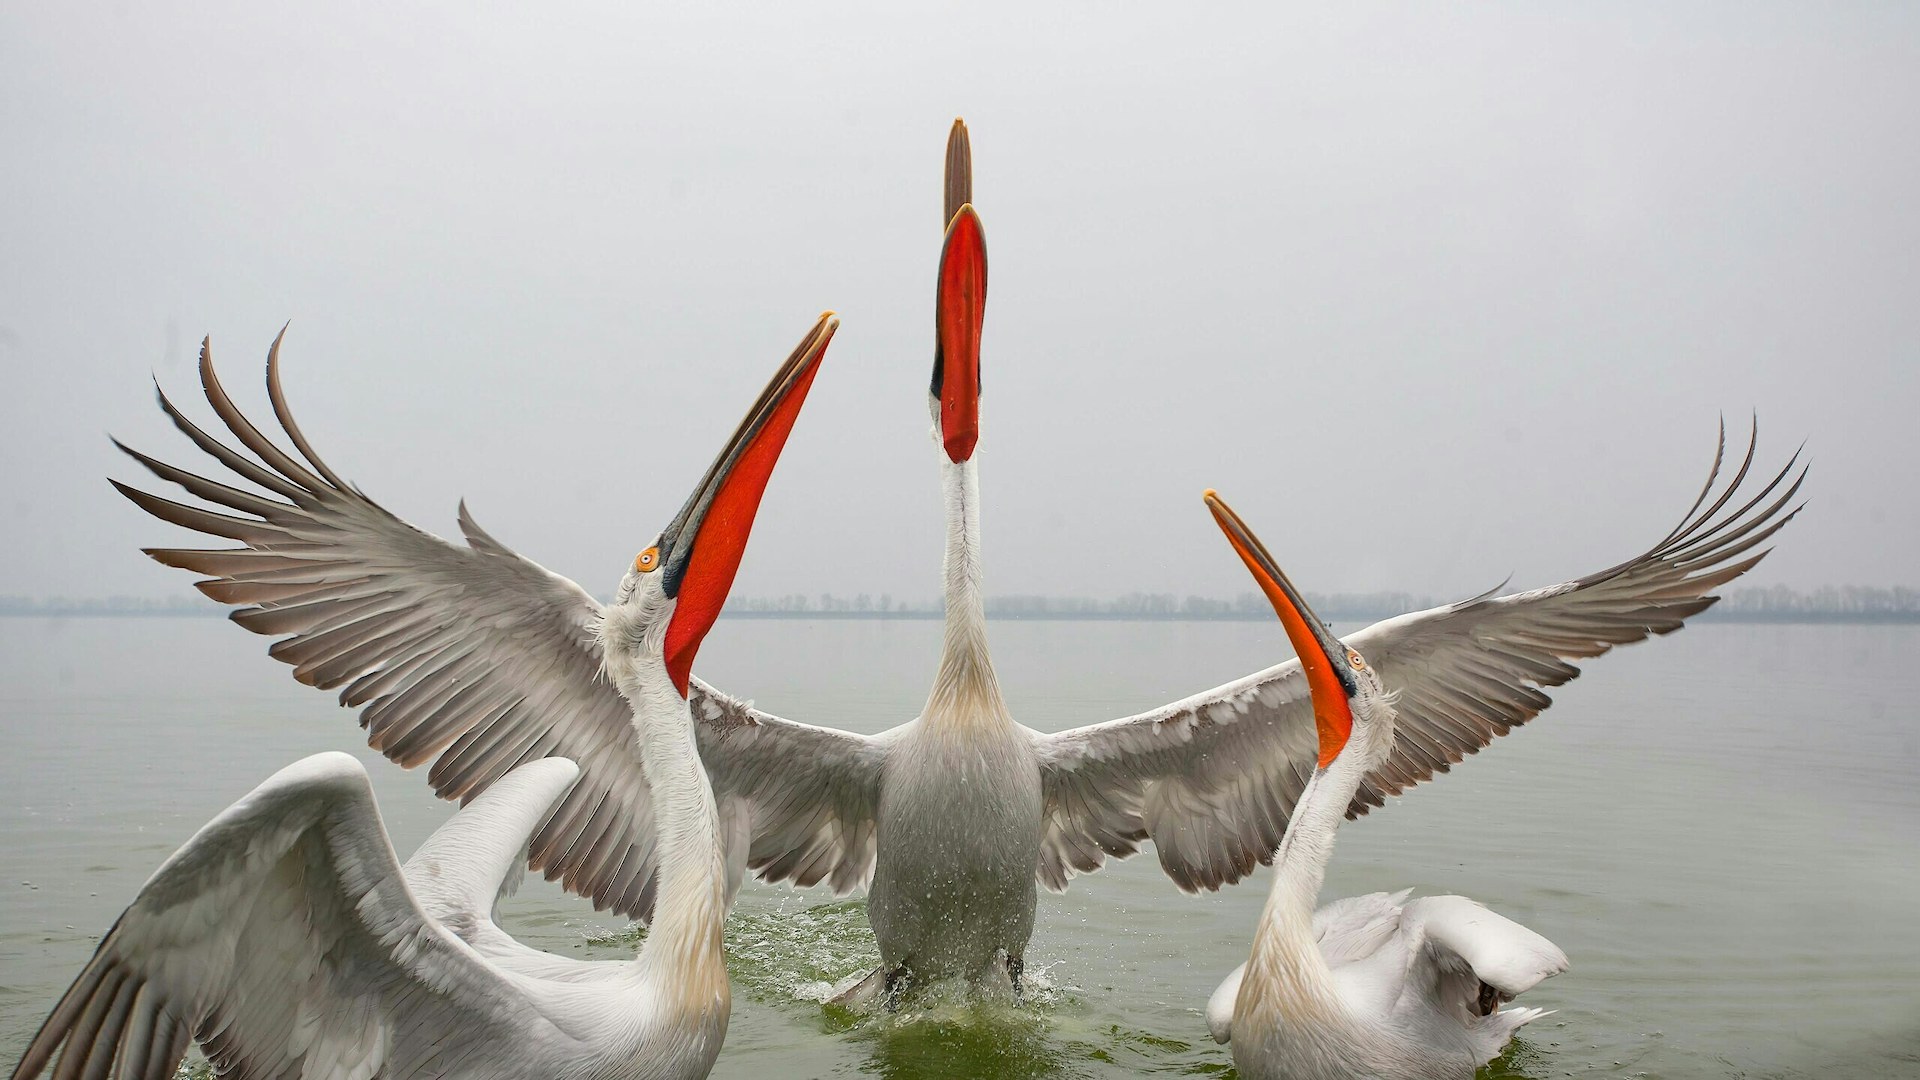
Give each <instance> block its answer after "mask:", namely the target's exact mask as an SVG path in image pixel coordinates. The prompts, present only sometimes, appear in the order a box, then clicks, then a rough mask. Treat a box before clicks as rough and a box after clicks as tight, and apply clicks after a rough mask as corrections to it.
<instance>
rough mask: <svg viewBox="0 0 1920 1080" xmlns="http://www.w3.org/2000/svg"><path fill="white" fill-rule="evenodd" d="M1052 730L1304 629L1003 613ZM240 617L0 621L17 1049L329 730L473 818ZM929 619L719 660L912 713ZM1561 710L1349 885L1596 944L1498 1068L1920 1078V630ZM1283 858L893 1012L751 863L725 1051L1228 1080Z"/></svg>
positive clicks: (513, 910) (883, 1063)
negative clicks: (170, 877) (1009, 982)
mask: <svg viewBox="0 0 1920 1080" xmlns="http://www.w3.org/2000/svg"><path fill="white" fill-rule="evenodd" d="M992 636H993V640H994V645H995V651H996V656H997V658H998V661H999V663H1000V670H1001V675H1002V680H1003V682H1004V683H1005V685H1006V688H1007V696H1008V698H1009V702H1010V704H1011V706H1012V708H1013V710H1014V713H1015V715H1016V716H1017V717H1018V718H1019V719H1020V720H1021V721H1023V722H1024V723H1027V724H1029V725H1031V726H1033V727H1037V728H1040V729H1042V730H1055V729H1058V728H1062V727H1069V726H1072V725H1076V724H1081V723H1087V722H1091V721H1097V720H1106V719H1110V718H1112V717H1115V716H1121V715H1126V714H1129V713H1132V712H1135V711H1139V710H1142V709H1145V708H1148V707H1151V706H1155V705H1159V704H1161V703H1163V702H1165V701H1167V700H1170V699H1172V698H1175V697H1179V696H1183V695H1185V694H1188V693H1191V692H1194V691H1197V690H1200V689H1203V688H1205V687H1207V686H1211V685H1214V684H1217V683H1219V682H1222V681H1225V680H1227V679H1229V678H1232V677H1235V676H1238V675H1240V674H1242V673H1244V672H1246V671H1250V670H1253V669H1254V668H1256V667H1261V666H1265V665H1266V664H1269V663H1272V662H1273V661H1274V660H1276V659H1278V658H1280V657H1283V656H1285V655H1287V654H1288V652H1289V650H1288V649H1287V647H1286V645H1285V640H1284V637H1283V636H1282V635H1281V634H1280V632H1279V628H1278V627H1277V626H1268V625H1266V624H1252V623H1009V622H999V623H995V624H994V625H993V628H992ZM264 645H265V643H264V641H263V640H262V639H259V638H255V637H253V636H252V635H250V634H246V633H244V632H242V631H240V630H239V629H237V628H235V627H233V626H231V625H229V624H227V623H225V622H223V621H221V620H218V619H215V618H207V619H71V620H57V619H49V620H38V619H0V739H4V744H0V748H3V749H4V753H0V770H4V772H0V834H3V835H4V837H5V839H4V842H3V843H0V1064H8V1065H10V1063H11V1062H12V1061H13V1060H14V1059H15V1058H16V1057H17V1056H18V1054H19V1052H20V1050H21V1049H22V1048H23V1046H24V1044H25V1040H26V1039H27V1038H28V1036H29V1035H30V1034H31V1032H32V1030H33V1028H34V1027H35V1026H36V1025H37V1024H38V1023H39V1021H40V1019H41V1017H42V1016H44V1015H45V1013H46V1011H47V1010H48V1009H49V1008H50V1007H51V1006H52V1003H53V1000H54V997H55V995H56V994H57V993H58V992H59V990H61V989H62V988H63V987H64V986H65V984H66V982H67V981H68V980H69V979H70V978H71V977H72V976H73V974H74V973H75V972H76V971H77V970H78V968H79V965H80V964H81V963H82V962H83V961H84V959H85V958H86V957H87V955H88V954H89V953H90V952H91V951H92V949H93V947H94V944H95V943H96V941H97V940H98V935H99V934H100V932H102V931H103V930H104V929H105V928H106V926H107V925H108V924H109V923H110V922H111V921H112V920H113V918H114V917H115V916H116V915H117V914H118V913H119V911H120V910H121V908H123V907H124V906H125V905H126V903H127V902H128V901H129V900H130V899H131V898H132V896H133V893H134V891H135V890H136V889H137V888H138V887H139V886H140V884H141V882H142V881H143V880H145V878H146V876H147V874H148V873H150V872H151V871H152V869H153V868H154V866H155V865H156V864H158V862H159V861H160V860H161V859H162V858H164V857H165V856H166V855H167V854H168V853H170V852H171V851H172V850H173V849H174V848H175V847H176V846H177V845H178V844H179V843H180V842H181V841H182V840H184V839H185V838H186V837H187V836H188V834H190V833H191V832H192V831H193V830H194V829H195V828H197V827H198V826H200V825H201V824H202V823H204V822H205V821H206V820H207V819H208V818H209V817H211V816H212V815H213V814H214V813H215V812H217V811H218V810H220V809H221V808H222V807H224V806H225V805H226V804H227V803H229V802H231V801H232V800H233V799H235V798H237V797H238V796H239V795H240V794H242V793H243V792H245V791H246V790H247V789H248V788H250V787H252V786H253V785H254V784H255V783H257V782H259V781H260V780H262V779H264V778H265V777H266V776H267V775H268V774H269V773H271V772H272V771H274V770H275V769H277V768H279V767H281V766H283V765H285V764H287V763H288V762H290V761H292V760H293V759H295V758H296V757H299V756H301V755H303V754H308V753H313V752H315V751H318V750H324V749H351V750H354V751H356V752H358V753H359V754H360V756H361V757H362V758H363V759H364V760H366V761H367V762H368V767H369V769H370V770H371V771H372V773H373V777H374V782H375V787H376V788H377V790H378V792H379V796H380V802H381V807H382V809H383V810H384V811H385V812H386V814H387V820H388V823H389V827H390V828H391V830H392V832H393V834H394V837H395V841H396V844H397V846H398V847H399V849H400V850H401V851H402V852H403V853H404V852H406V851H409V850H411V848H412V846H413V845H414V844H416V843H418V842H419V841H420V840H421V839H423V838H424V837H425V836H426V834H427V833H428V832H430V831H431V830H432V829H433V827H434V826H435V825H437V824H438V823H439V822H440V821H442V820H444V818H445V816H446V815H447V813H448V812H449V811H448V807H447V805H446V804H443V803H439V802H437V801H435V800H434V799H432V798H431V797H430V796H429V795H428V794H427V792H426V786H425V783H424V780H423V779H422V778H421V777H418V776H411V775H408V774H406V773H403V772H401V771H400V770H399V769H397V768H395V767H393V766H391V765H388V764H386V763H385V762H384V761H382V760H380V759H379V758H378V757H377V755H373V754H371V753H369V752H367V751H365V750H364V749H362V748H361V747H360V746H359V743H358V729H357V727H356V726H355V725H354V722H353V720H352V717H351V715H350V714H349V713H347V712H346V711H345V710H342V709H339V708H338V707H337V706H335V705H333V704H332V702H331V699H330V698H329V697H327V696H326V695H323V694H319V693H315V692H314V691H311V690H308V689H305V688H303V687H300V686H298V685H296V684H294V683H293V681H292V680H291V679H290V678H288V676H287V674H286V669H285V668H284V667H282V666H281V665H279V664H277V663H274V662H271V661H269V660H267V659H266V658H265V657H264V655H263V652H264ZM937 648H938V625H937V624H935V623H931V622H901V623H879V622H818V623H815V622H758V621H739V620H728V621H725V622H723V623H722V624H721V625H720V626H719V627H717V628H716V629H715V631H714V633H713V635H712V637H711V638H710V639H709V640H708V643H707V645H706V647H705V649H704V650H703V652H702V654H701V658H700V664H699V668H700V671H701V674H702V675H704V676H705V677H707V678H708V679H710V680H712V681H713V682H715V683H716V684H718V685H720V686H723V687H725V688H726V689H729V690H732V691H734V692H736V693H740V694H745V695H749V696H752V697H754V698H755V699H757V701H758V703H759V704H760V705H761V706H762V707H764V708H768V709H771V710H773V711H775V712H779V713H781V714H783V715H786V716H790V717H793V718H795V719H800V720H806V721H811V722H815V723H826V724H833V725H838V726H842V727H847V728H851V729H854V730H858V731H867V732H871V731H878V730H880V729H882V728H884V727H888V726H891V725H892V724H895V723H898V722H900V721H902V720H905V719H907V718H908V717H910V716H912V715H913V714H914V713H915V712H916V711H917V710H918V706H919V704H920V701H921V699H922V696H923V695H924V694H925V691H926V683H927V680H928V679H929V678H930V676H931V673H932V671H933V665H934V658H935V653H936V651H937ZM1587 669H1588V670H1587V674H1586V675H1584V676H1583V677H1582V678H1581V679H1579V680H1578V681H1576V682H1575V683H1573V684H1572V685H1570V686H1567V687H1564V688H1562V689H1561V690H1559V691H1558V692H1557V693H1556V695H1555V696H1556V697H1557V698H1558V703H1557V704H1555V706H1554V707H1553V708H1552V709H1550V710H1549V711H1548V712H1547V713H1545V714H1544V715H1543V716H1542V717H1541V718H1540V719H1538V720H1536V721H1534V722H1533V723H1532V724H1531V725H1529V726H1528V727H1526V728H1525V729H1522V730H1521V731H1520V732H1518V733H1517V734H1515V735H1514V736H1512V737H1509V738H1507V739H1504V740H1501V741H1500V742H1499V743H1497V744H1496V745H1494V746H1493V747H1491V748H1490V749H1489V750H1488V751H1486V752H1484V753H1482V754H1481V755H1480V756H1479V757H1477V758H1474V759H1471V760H1470V761H1469V762H1468V763H1467V764H1465V765H1463V766H1461V767H1459V768H1458V769H1456V770H1455V772H1454V774H1453V775H1452V776H1448V777H1443V778H1441V779H1440V780H1438V781H1436V782H1434V783H1431V784H1429V785H1426V786H1423V787H1420V788H1416V789H1414V791H1412V792H1411V793H1410V794H1409V795H1407V796H1405V797H1404V798H1402V799H1399V800H1397V801H1395V802H1394V803H1392V804H1390V805H1389V806H1388V807H1387V808H1385V809H1384V810H1379V811H1376V812H1375V813H1374V814H1373V815H1372V816H1371V817H1368V818H1366V819H1363V820H1362V821H1360V822H1358V823H1352V824H1349V825H1348V826H1346V827H1345V828H1344V829H1343V830H1342V832H1341V834H1340V845H1339V848H1338V851H1337V852H1336V855H1335V858H1334V862H1333V866H1332V869H1331V871H1330V873H1329V874H1328V878H1327V892H1326V897H1327V898H1331V897H1334V896H1338V895H1344V894H1349V893H1356V892H1367V891H1372V890H1376V889H1392V888H1400V887H1403V886H1408V885H1411V886H1415V887H1417V888H1418V889H1419V890H1420V891H1422V892H1430V893H1432V892H1457V893H1464V894H1466V895H1468V896H1472V897H1475V898H1478V899H1480V900H1482V901H1485V902H1486V903H1488V904H1489V905H1491V906H1493V907H1494V908H1496V909H1498V910H1499V911H1501V912H1503V913H1505V914H1507V915H1509V916H1511V917H1513V918H1515V919H1518V920H1520V921H1522V922H1524V923H1526V924H1527V925H1528V926H1531V927H1533V928H1534V929H1536V930H1539V931H1540V932H1542V933H1544V934H1546V935H1547V936H1548V937H1550V938H1552V939H1553V940H1554V941H1555V942H1557V943H1558V944H1559V945H1560V946H1561V947H1562V948H1564V949H1565V950H1566V951H1567V953H1568V955H1569V956H1571V957H1572V959H1573V969H1572V970H1571V971H1570V972H1568V973H1567V974H1565V975H1562V976H1560V977H1559V978H1556V979H1553V980H1551V981H1549V982H1547V983H1545V984H1543V985H1542V986H1541V987H1540V988H1539V989H1537V990H1535V991H1534V992H1533V993H1531V994H1529V995H1528V996H1527V998H1526V1001H1527V1003H1529V1004H1533V1005H1540V1006H1545V1007H1548V1008H1553V1009H1557V1010H1559V1012H1558V1013H1557V1014H1556V1015H1554V1016H1552V1017H1549V1018H1547V1019H1545V1020H1542V1021H1539V1022H1536V1023H1535V1024H1533V1025H1532V1026H1530V1027H1529V1028H1527V1029H1526V1031H1525V1034H1524V1038H1523V1039H1522V1041H1521V1042H1520V1043H1519V1044H1517V1046H1516V1048H1515V1049H1514V1050H1513V1051H1512V1052H1511V1053H1510V1054H1509V1056H1508V1058H1507V1059H1505V1060H1503V1061H1502V1062H1500V1063H1498V1064H1497V1065H1496V1066H1495V1067H1494V1068H1492V1069H1490V1070H1488V1073H1487V1075H1489V1076H1503V1077H1504V1076H1513V1077H1532V1078H1542V1080H1544V1078H1547V1077H1564V1076H1626V1077H1920V920H1917V919H1916V917H1915V907H1916V903H1920V858H1916V856H1917V855H1920V784H1916V782H1915V781H1916V777H1920V715H1916V714H1917V713H1920V706H1916V704H1915V703H1916V702H1917V701H1920V628H1913V627H1891V628H1889V627H1845V626H1841V627H1810V626H1734V625H1714V624H1707V625H1701V626H1695V627H1693V628H1690V629H1688V630H1686V631H1684V632H1682V633H1680V634H1677V635H1675V636H1673V637H1671V638H1668V639H1665V640H1661V641H1656V642H1652V643H1650V644H1645V645H1640V646H1635V647H1632V648H1628V649H1626V650H1623V651H1621V652H1619V653H1616V654H1615V655H1612V656H1609V657H1604V658H1601V659H1599V660H1596V661H1593V662H1591V663H1590V664H1589V665H1587ZM1267 881H1268V879H1267V876H1266V875H1265V874H1264V873H1262V874H1261V875H1259V876H1257V877H1256V878H1255V879H1253V880H1252V881H1251V882H1247V883H1243V884H1241V885H1240V886H1238V887H1235V888H1230V889H1228V890H1226V891H1225V892H1223V893H1219V894H1214V895H1209V896H1204V897H1189V896H1183V895H1181V894H1180V893H1179V892H1177V891H1176V890H1175V889H1174V888H1173V887H1172V886H1171V885H1170V884H1169V883H1168V882H1167V880H1166V879H1165V878H1164V877H1163V876H1162V875H1161V874H1160V872H1159V870H1158V868H1157V866H1156V864H1155V863H1154V861H1153V858H1152V856H1151V855H1150V854H1143V855H1142V856H1139V857H1136V858H1135V859H1132V860H1130V861H1128V862H1125V863H1121V864H1118V865H1110V866H1109V868H1108V869H1106V870H1103V871H1101V872H1100V873H1098V874H1095V875H1092V876H1089V877H1083V878H1080V879H1079V880H1077V881H1076V882H1075V883H1074V885H1073V887H1072V889H1071V890H1069V891H1068V892H1067V893H1066V894H1065V895H1064V896H1050V895H1048V894H1045V893H1043V894H1042V899H1041V906H1040V919H1039V925H1038V927H1037V928H1036V930H1035V933H1034V943H1033V946H1032V948H1031V950H1030V951H1029V953H1028V967H1029V970H1032V969H1034V968H1035V967H1038V968H1040V969H1041V970H1042V972H1043V973H1044V979H1045V981H1046V983H1047V984H1048V989H1047V990H1045V991H1044V992H1043V993H1042V994H1041V995H1040V1002H1039V1004H1038V1005H1036V1006H1034V1007H1032V1008H1028V1009H1024V1010H1011V1009H987V1008H973V1007H967V1006H964V1005H959V1004H954V1005H945V1006H943V1005H938V1004H935V1005H932V1006H928V1007H927V1008H926V1009H924V1010H923V1011H921V1012H918V1013H914V1014H910V1015H902V1016H898V1017H892V1018H887V1019H883V1020H875V1019H871V1018H862V1017H857V1016H850V1015H846V1014H841V1013H837V1012H834V1011H832V1010H828V1009H826V1008H824V1007H822V1006H821V1005H820V1004H819V1003H818V1002H819V1000H820V998H821V996H822V994H823V992H824V991H825V989H826V988H827V987H829V986H831V985H832V984H834V983H836V982H839V981H842V980H844V979H846V978H848V977H850V976H852V975H854V974H856V973H858V972H862V971H865V970H866V969H868V968H869V967H870V966H871V965H872V964H873V962H874V960H875V958H876V954H875V951H874V946H873V939H872V935H871V934H870V933H869V932H868V930H867V928H866V921H865V917H864V913H863V911H862V909H861V907H860V904H859V901H858V900H857V899H852V900H846V901H839V902H835V901H834V900H833V898H832V897H831V896H829V895H827V894H825V893H824V892H822V891H820V890H813V891H808V892H795V891H792V890H789V889H786V888H784V887H778V888H775V887H767V886H761V885H749V886H748V888H747V890H746V891H745V892H744V893H743V896H742V900H741V903H740V906H739V908H738V910H737V912H736V914H735V916H734V919H733V921H732V923H731V926H730V931H729V936H728V940H729V945H730V949H731V964H732V969H733V973H734V979H735V1006H734V1016H733V1024H732V1029H731V1033H730V1035H729V1037H728V1041H727V1047H726V1050H725V1051H724V1052H723V1053H722V1054H721V1057H720V1062H719V1066H718V1067H717V1068H716V1070H715V1072H714V1075H715V1076H717V1077H754V1078H756V1080H766V1078H771V1077H790V1076H792V1077H797V1076H857V1075H865V1074H874V1075H880V1076H886V1077H901V1078H905V1077H935V1076H942V1077H946V1076H951V1077H963V1076H983V1075H984V1076H996V1075H998V1076H1023V1077H1025V1076H1030V1077H1042V1076H1046V1077H1053V1076H1058V1077H1103V1076H1114V1077H1119V1076H1138V1075H1142V1074H1161V1075H1224V1074H1227V1073H1229V1072H1230V1071H1231V1067H1230V1061H1229V1058H1228V1055H1227V1053H1226V1051H1225V1049H1224V1048H1222V1047H1218V1046H1215V1045H1214V1044H1213V1042H1212V1041H1211V1040H1209V1039H1208V1038H1207V1035H1206V1028H1205V1025H1204V1023H1203V1022H1202V1018H1201V1010H1202V1008H1203V1006H1204V1004H1205V1001H1206V998H1207V995H1208V994H1209V993H1211V992H1212V990H1213V987H1214V986H1215V984H1216V983H1217V982H1218V981H1219V979H1220V977H1221V976H1223V975H1224V974H1225V973H1226V972H1227V971H1229V970H1231V969H1232V968H1233V967H1234V966H1235V965H1237V964H1239V963H1240V962H1241V961H1243V960H1244V959H1245V958H1246V952H1247V942H1248V936H1249V934H1250V932H1251V930H1252V928H1253V924H1254V920H1255V918H1256V917H1257V914H1258V912H1259V908H1260V905H1261V903H1262V901H1263V899H1264V897H1265V895H1266V889H1267ZM507 925H508V929H510V930H512V931H514V932H515V933H517V934H519V935H520V936H521V937H522V938H524V939H525V940H527V941H529V942H531V943H533V944H535V945H538V946H540V947H542V948H546V949H550V950H553V951H556V952H562V953H567V954H571V955H578V956H591V957H609V958H610V957H618V956H621V955H624V954H630V951H631V949H632V948H633V942H634V941H635V940H636V939H635V936H634V934H633V932H632V931H631V929H630V928H629V927H627V926H626V925H624V924H623V923H622V922H620V921H619V920H614V919H610V918H608V917H607V916H605V915H599V914H596V913H594V912H593V911H591V910H590V909H589V908H588V906H587V905H586V904H585V903H583V902H581V901H578V900H575V899H573V898H570V897H567V896H565V895H564V894H562V893H560V892H559V891H558V890H557V889H554V888H552V887H551V886H547V885H546V884H545V883H542V882H533V883H529V885H528V886H527V887H526V888H525V889H524V890H523V891H522V893H521V895H520V896H519V897H518V898H516V899H515V900H514V901H513V902H512V903H511V905H510V908H509V914H508V924H507Z"/></svg>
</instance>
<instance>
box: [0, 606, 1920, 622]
mask: <svg viewBox="0 0 1920 1080" xmlns="http://www.w3.org/2000/svg"><path fill="white" fill-rule="evenodd" d="M227 614H228V609H227V608H224V607H216V606H212V605H208V606H206V607H202V608H198V609H192V608H183V609H171V608H161V609H142V608H124V609H122V608H111V609H110V608H60V609H54V608H49V609H44V610H32V611H0V618H7V619H102V618H109V619H206V618H216V617H225V616H226V615H227ZM720 614H721V618H725V619H770V620H780V619H786V620H792V621H796V622H805V621H808V620H816V621H825V622H850V621H870V622H936V621H938V620H940V619H941V618H942V617H943V615H942V613H940V612H938V611H723V612H721V613H720ZM1322 614H1323V615H1324V617H1325V618H1326V619H1327V620H1329V621H1331V622H1341V623H1360V622H1373V621H1376V620H1379V619H1387V618H1392V617H1393V616H1395V615H1400V614H1404V612H1401V611H1390V612H1389V611H1337V610H1335V611H1326V612H1323V613H1322ZM987 621H988V622H1191V623H1264V622H1272V621H1273V615H1272V614H1271V613H1268V612H1239V611H1230V612H1221V613H1218V614H1196V613H1186V612H1167V613H1153V612H1097V611H1087V612H1031V613H1029V612H989V613H988V614H987ZM1691 621H1696V622H1711V623H1743V624H1768V623H1773V624H1781V625H1812V626H1825V625H1833V626H1913V625H1920V612H1887V613H1872V612H1862V613H1851V612H1812V611H1802V612H1766V611H1737V610H1736V611H1722V610H1720V609H1719V608H1717V607H1714V608H1708V609H1707V610H1706V611H1703V612H1701V613H1700V614H1698V615H1696V616H1694V617H1693V619H1692V620H1691Z"/></svg>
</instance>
